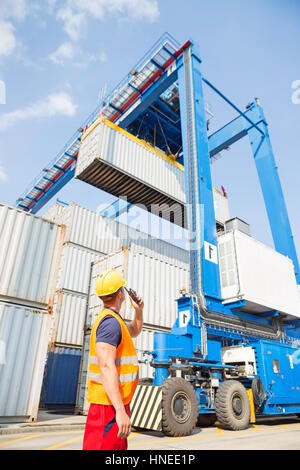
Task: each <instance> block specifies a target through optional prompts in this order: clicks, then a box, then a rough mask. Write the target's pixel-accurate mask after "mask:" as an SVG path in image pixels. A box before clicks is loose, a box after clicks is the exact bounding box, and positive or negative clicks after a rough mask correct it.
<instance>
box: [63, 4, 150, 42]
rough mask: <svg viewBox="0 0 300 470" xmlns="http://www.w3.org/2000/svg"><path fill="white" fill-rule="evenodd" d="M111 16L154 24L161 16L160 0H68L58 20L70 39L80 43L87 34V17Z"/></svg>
mask: <svg viewBox="0 0 300 470" xmlns="http://www.w3.org/2000/svg"><path fill="white" fill-rule="evenodd" d="M109 14H111V15H119V16H121V17H122V18H126V17H128V18H131V19H133V20H136V21H142V20H146V21H150V22H151V23H152V22H154V21H155V20H157V18H158V16H159V8H158V0H85V1H82V0H66V2H65V4H64V6H63V7H62V8H60V9H59V10H58V11H57V18H58V19H60V20H62V21H63V22H64V30H65V32H66V33H67V34H68V35H69V36H70V38H71V39H72V40H73V41H78V40H79V39H80V38H82V37H83V36H84V34H85V31H86V21H87V16H91V17H92V18H95V19H98V20H104V19H105V17H106V16H107V15H109Z"/></svg>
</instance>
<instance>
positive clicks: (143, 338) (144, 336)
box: [76, 327, 170, 415]
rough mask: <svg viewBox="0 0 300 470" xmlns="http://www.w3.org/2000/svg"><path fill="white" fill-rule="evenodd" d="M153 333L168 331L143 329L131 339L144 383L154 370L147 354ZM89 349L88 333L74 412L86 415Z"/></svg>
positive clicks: (150, 347) (141, 379)
mask: <svg viewBox="0 0 300 470" xmlns="http://www.w3.org/2000/svg"><path fill="white" fill-rule="evenodd" d="M155 331H164V332H168V331H170V330H168V329H153V328H152V329H151V328H147V327H144V328H143V330H142V332H141V334H140V335H139V336H137V337H136V338H133V342H134V344H135V347H136V352H137V356H138V359H139V379H140V381H145V380H147V379H150V380H151V379H153V377H154V368H153V367H151V366H150V364H149V362H148V358H149V356H148V355H147V354H144V353H147V352H149V351H152V350H153V334H154V332H155ZM89 349H90V331H89V332H88V333H87V334H86V335H85V338H84V345H83V350H82V351H83V352H82V358H81V364H80V372H79V380H78V388H77V398H76V412H77V413H79V414H83V415H86V414H87V413H88V409H89V403H88V401H87V369H88V358H89Z"/></svg>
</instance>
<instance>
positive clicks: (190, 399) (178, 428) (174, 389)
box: [162, 377, 198, 436]
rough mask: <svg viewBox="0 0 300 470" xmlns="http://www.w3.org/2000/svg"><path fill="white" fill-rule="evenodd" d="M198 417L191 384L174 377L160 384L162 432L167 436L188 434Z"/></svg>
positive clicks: (195, 398)
mask: <svg viewBox="0 0 300 470" xmlns="http://www.w3.org/2000/svg"><path fill="white" fill-rule="evenodd" d="M197 418H198V399H197V395H196V392H195V390H194V388H193V387H192V385H191V384H190V383H189V382H188V381H187V380H185V379H182V378H180V377H174V378H170V379H167V380H165V381H164V382H163V384H162V423H163V432H164V433H165V434H167V435H168V436H189V435H190V434H191V433H192V432H193V430H194V428H195V426H196V421H197Z"/></svg>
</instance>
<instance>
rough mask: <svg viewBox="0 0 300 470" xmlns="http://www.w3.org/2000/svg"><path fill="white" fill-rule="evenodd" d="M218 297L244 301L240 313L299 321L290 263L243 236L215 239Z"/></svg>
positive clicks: (233, 233)
mask: <svg viewBox="0 0 300 470" xmlns="http://www.w3.org/2000/svg"><path fill="white" fill-rule="evenodd" d="M218 246H219V264H220V274H221V288H222V297H223V298H224V299H225V301H227V302H234V301H236V300H245V301H246V306H245V307H244V310H246V311H249V312H253V313H257V314H259V313H264V312H266V311H270V310H278V311H279V312H281V313H284V314H287V315H288V316H287V317H286V318H287V319H288V318H293V317H298V318H300V302H299V297H298V292H297V283H296V278H295V271H294V266H293V263H292V261H291V260H290V259H289V258H288V257H287V256H283V255H281V254H280V253H278V252H277V251H275V250H273V249H272V248H269V247H268V246H266V245H264V244H262V243H260V242H259V241H257V240H255V239H254V238H252V237H251V236H249V235H246V234H245V233H243V232H240V231H238V230H234V231H231V232H228V233H225V234H224V235H221V236H219V238H218Z"/></svg>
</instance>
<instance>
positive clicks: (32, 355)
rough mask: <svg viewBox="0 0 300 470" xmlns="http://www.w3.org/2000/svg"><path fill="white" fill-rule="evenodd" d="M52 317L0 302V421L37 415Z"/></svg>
mask: <svg viewBox="0 0 300 470" xmlns="http://www.w3.org/2000/svg"><path fill="white" fill-rule="evenodd" d="M52 319H53V317H52V316H50V315H48V314H47V313H46V312H45V311H41V310H36V309H35V308H30V307H23V306H20V305H15V304H11V303H4V302H0V353H1V354H0V422H1V423H5V422H17V421H28V420H29V421H32V420H34V419H36V418H37V413H38V407H39V401H40V394H41V387H42V379H43V373H44V367H45V362H46V356H47V346H48V341H49V334H50V329H51V322H52Z"/></svg>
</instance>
